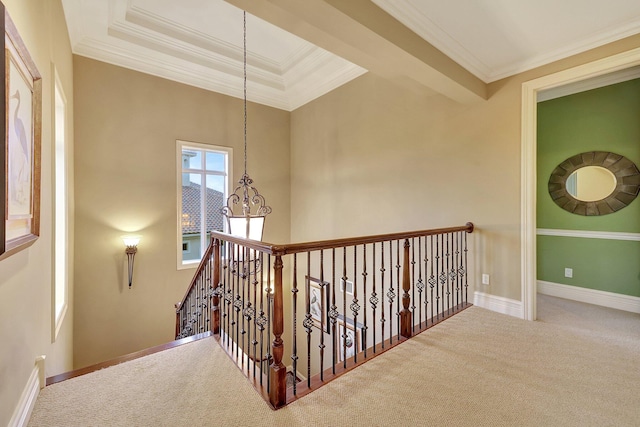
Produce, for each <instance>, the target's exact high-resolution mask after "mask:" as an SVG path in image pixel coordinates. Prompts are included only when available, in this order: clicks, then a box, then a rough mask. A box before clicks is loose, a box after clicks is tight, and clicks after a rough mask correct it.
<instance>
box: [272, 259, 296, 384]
mask: <svg viewBox="0 0 640 427" xmlns="http://www.w3.org/2000/svg"><path fill="white" fill-rule="evenodd" d="M267 264H268V265H269V268H267V286H268V288H267V339H266V340H265V347H266V348H267V360H268V361H269V362H271V345H269V338H271V318H272V316H273V288H272V287H271V254H268V255H267ZM273 268H274V272H275V263H274V266H273ZM294 324H295V323H294ZM293 342H294V343H295V339H294V341H293ZM294 372H295V370H294ZM267 393H271V369H267Z"/></svg>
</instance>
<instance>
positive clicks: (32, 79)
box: [0, 3, 42, 259]
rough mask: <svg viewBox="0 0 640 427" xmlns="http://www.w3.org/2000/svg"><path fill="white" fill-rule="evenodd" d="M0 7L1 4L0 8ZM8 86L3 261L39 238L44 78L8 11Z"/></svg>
mask: <svg viewBox="0 0 640 427" xmlns="http://www.w3.org/2000/svg"><path fill="white" fill-rule="evenodd" d="M0 5H1V3H0ZM1 16H2V17H3V18H4V20H3V27H4V34H5V37H4V49H2V50H3V51H4V52H5V60H4V61H2V74H3V75H4V81H5V86H4V88H5V91H4V96H5V102H4V104H3V105H4V106H3V108H4V109H5V111H4V117H5V120H4V121H3V129H2V130H3V133H4V135H5V141H4V150H1V153H2V154H1V160H2V161H1V162H0V164H3V165H4V168H5V170H4V174H3V177H4V182H3V185H2V187H1V188H2V190H0V192H1V194H2V199H3V200H4V209H2V210H1V211H2V212H1V214H0V215H1V216H2V220H3V221H2V223H3V227H2V232H1V233H0V236H1V237H2V239H1V243H0V259H2V258H6V257H8V256H10V255H12V254H14V253H16V252H18V251H20V250H22V249H25V248H27V247H29V246H31V245H32V244H33V242H35V240H36V239H37V238H38V236H39V234H40V161H41V160H40V143H41V132H42V77H41V75H40V73H39V72H38V69H37V68H36V66H35V63H34V62H33V59H32V58H31V56H30V55H29V51H28V50H27V48H26V46H25V44H24V42H23V41H22V38H21V37H20V35H19V34H18V30H17V29H16V27H15V25H14V24H13V22H12V21H11V18H10V17H9V14H8V13H7V11H6V9H5V8H4V5H2V13H1Z"/></svg>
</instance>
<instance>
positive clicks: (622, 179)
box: [549, 151, 640, 216]
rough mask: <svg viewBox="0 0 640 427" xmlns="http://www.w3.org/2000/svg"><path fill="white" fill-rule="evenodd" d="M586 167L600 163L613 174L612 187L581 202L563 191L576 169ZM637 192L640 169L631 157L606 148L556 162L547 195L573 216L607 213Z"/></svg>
mask: <svg viewBox="0 0 640 427" xmlns="http://www.w3.org/2000/svg"><path fill="white" fill-rule="evenodd" d="M586 166H600V167H603V168H605V169H607V170H609V171H610V172H611V173H613V175H615V177H616V187H615V189H614V190H613V191H612V192H611V194H609V195H608V196H607V197H605V198H604V199H601V200H596V201H593V202H585V201H582V200H578V199H576V198H575V197H573V196H572V195H571V194H569V192H568V191H567V185H566V184H567V179H568V178H569V176H571V174H572V173H573V172H575V171H576V170H578V169H580V168H583V167H586ZM639 191H640V171H639V170H638V167H637V166H636V165H635V163H633V162H632V161H631V160H629V159H627V158H626V157H624V156H621V155H619V154H615V153H611V152H608V151H589V152H585V153H580V154H576V155H575V156H573V157H569V158H568V159H566V160H565V161H563V162H562V163H560V164H559V165H558V166H557V167H556V168H555V169H554V170H553V172H551V177H550V178H549V195H550V196H551V199H552V200H553V201H554V203H555V204H556V205H558V206H560V207H561V208H562V209H564V210H565V211H568V212H571V213H573V214H576V215H584V216H598V215H607V214H611V213H614V212H617V211H619V210H620V209H622V208H625V207H627V206H629V204H630V203H631V202H633V200H634V199H635V198H636V197H638V192H639Z"/></svg>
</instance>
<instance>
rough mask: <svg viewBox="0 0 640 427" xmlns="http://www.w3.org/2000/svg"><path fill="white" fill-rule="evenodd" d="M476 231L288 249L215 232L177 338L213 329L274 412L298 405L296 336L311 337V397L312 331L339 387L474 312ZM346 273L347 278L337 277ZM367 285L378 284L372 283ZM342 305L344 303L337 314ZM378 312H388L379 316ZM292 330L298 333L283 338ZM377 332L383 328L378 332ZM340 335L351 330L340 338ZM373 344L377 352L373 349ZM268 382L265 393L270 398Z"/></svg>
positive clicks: (467, 228)
mask: <svg viewBox="0 0 640 427" xmlns="http://www.w3.org/2000/svg"><path fill="white" fill-rule="evenodd" d="M473 231H474V225H473V223H471V222H468V223H466V224H465V225H464V226H457V227H447V228H437V229H429V230H418V231H406V232H399V233H389V234H379V235H373V236H363V237H351V238H342V239H333V240H322V241H315V242H305V243H293V244H283V245H276V244H271V243H267V242H260V241H256V240H250V239H244V238H241V237H236V236H232V235H229V234H226V233H221V232H216V231H212V232H211V244H210V245H209V246H208V247H207V250H206V251H205V253H204V254H203V257H202V261H201V262H200V265H199V266H198V269H197V270H196V273H195V275H194V278H193V280H192V281H191V283H190V285H189V288H188V289H187V292H186V293H185V297H184V298H183V300H182V301H181V302H180V303H178V304H176V336H181V335H188V334H192V333H197V332H198V331H203V330H204V329H205V328H209V329H210V330H211V332H212V333H213V334H214V335H215V336H218V337H219V339H220V343H221V345H222V346H223V347H225V348H226V349H227V351H228V352H229V354H230V356H232V358H234V359H236V362H237V363H239V366H240V367H241V368H242V369H243V371H244V370H245V369H246V374H247V376H251V374H250V371H251V367H253V374H252V376H253V381H254V385H255V386H256V387H257V388H259V389H260V390H261V392H262V393H263V395H264V396H265V397H266V398H267V399H268V401H269V403H270V404H271V406H272V407H273V408H279V407H282V406H284V405H286V403H287V402H288V399H289V398H291V396H293V398H294V399H295V398H296V396H297V387H296V385H295V383H294V385H293V387H292V392H291V393H292V394H291V396H289V395H288V394H287V393H288V392H287V386H286V383H287V380H286V376H287V368H286V365H285V363H284V360H283V357H284V353H285V346H286V345H292V350H293V353H292V355H291V358H292V359H293V366H292V372H293V373H296V372H297V369H298V368H297V360H298V358H299V353H298V350H297V348H298V347H297V340H298V338H297V333H300V332H297V331H301V333H302V336H303V337H304V336H305V335H306V341H307V343H306V345H307V351H306V355H307V360H306V369H307V371H306V372H307V373H306V375H307V385H306V387H307V390H310V389H311V388H312V382H313V381H314V380H313V379H312V377H313V373H312V365H311V364H312V359H311V343H312V333H313V331H314V328H319V329H320V330H321V331H322V333H321V335H320V337H319V339H320V345H319V349H320V350H319V361H317V362H318V363H319V366H321V367H324V366H326V364H325V360H327V359H326V358H329V362H330V363H331V364H332V367H331V377H330V378H334V377H335V376H336V375H337V374H339V373H340V372H342V371H343V370H347V369H352V367H353V366H356V365H358V364H359V363H360V362H359V358H360V357H364V359H367V358H370V357H374V356H375V355H376V353H377V352H379V351H385V349H386V348H387V347H385V346H393V345H395V343H397V342H398V340H404V339H407V338H410V337H411V336H412V335H414V334H415V333H419V332H420V331H422V330H424V329H426V328H429V327H431V326H433V325H434V324H435V323H438V322H440V321H441V320H442V319H443V318H447V317H449V316H450V315H452V314H453V313H455V312H459V311H460V310H462V309H464V308H466V307H468V306H469V305H470V304H469V303H468V302H467V287H468V283H467V275H468V264H467V237H466V234H467V233H472V232H473ZM367 245H370V249H371V252H369V251H368V248H367ZM337 248H340V249H341V251H340V253H341V254H342V255H341V257H342V261H340V260H338V261H336V251H335V250H334V251H333V252H331V254H330V255H331V257H332V259H331V261H330V263H331V267H330V269H331V270H330V271H329V273H331V274H330V275H331V277H330V278H329V277H327V276H326V275H325V273H326V271H325V267H324V265H325V261H324V258H325V257H324V256H323V255H324V251H326V250H331V249H337ZM416 252H417V254H416ZM347 253H349V257H350V259H349V261H347ZM297 254H306V255H302V257H303V259H305V260H306V264H307V268H306V272H304V271H298V270H297V264H296V262H297V261H296V260H297V257H299V256H298V255H297ZM286 255H291V257H287V259H289V260H290V261H291V262H292V263H291V264H287V268H290V267H292V280H293V281H292V283H288V282H287V283H285V281H286V280H285V278H283V269H284V262H286V260H284V259H285V256H286ZM305 257H306V258H305ZM314 257H315V258H314ZM312 258H313V260H312ZM283 260H284V262H283ZM312 262H313V263H318V266H317V270H316V272H317V273H318V277H319V278H320V279H319V283H320V297H319V299H320V300H321V301H322V308H321V309H320V311H321V314H319V315H318V316H316V317H318V318H317V319H314V317H313V315H312V312H311V308H310V307H311V306H310V304H311V302H310V301H311V299H310V286H311V285H310V279H309V278H310V277H311V276H312V271H311V265H312ZM376 263H379V264H378V265H376ZM340 264H341V268H342V274H341V275H340V274H339V273H338V274H336V268H339V266H340ZM348 264H350V265H349V266H348ZM314 265H315V264H314ZM427 266H429V271H427ZM314 268H315V267H314ZM327 268H328V267H327ZM348 269H349V272H348ZM423 273H424V274H423ZM302 274H305V277H307V282H306V287H305V288H303V287H299V286H298V276H300V277H301V275H302ZM368 275H370V277H371V279H372V280H371V281H367V276H368ZM376 278H377V279H378V282H376ZM314 280H316V281H317V280H318V279H314ZM350 280H351V282H350ZM348 283H351V289H352V292H353V293H350V292H349V290H348V286H347V284H348ZM342 284H344V285H342ZM285 285H286V286H285ZM325 285H326V289H325V288H324V287H323V286H325ZM338 286H340V289H338ZM385 286H386V287H385ZM285 289H286V290H287V292H285ZM378 290H379V292H380V293H378ZM265 292H266V295H265ZM298 292H301V295H302V298H304V301H303V302H304V303H305V304H304V306H303V307H302V309H301V311H299V310H298V309H297V298H298V297H297V295H298ZM360 292H362V294H361V293H360ZM289 293H290V294H291V295H290V298H292V308H291V310H292V311H293V313H289V312H288V313H287V316H288V318H285V305H286V304H285V300H284V298H285V296H286V295H289ZM285 294H286V295H285ZM324 295H326V299H324V298H325V297H324ZM336 295H338V296H339V298H340V301H338V304H336V302H337V301H336ZM347 295H350V296H349V297H348V296H347ZM329 297H331V298H332V299H331V302H330V300H329ZM427 307H429V308H430V312H431V315H430V316H429V311H427ZM203 310H204V311H206V315H203ZM377 310H380V311H379V313H378V314H376V313H377ZM385 311H386V313H387V314H386V317H385ZM368 313H369V315H372V316H373V317H372V318H371V319H368V317H367V315H368ZM359 316H361V317H359ZM396 316H397V318H396ZM359 321H362V322H363V324H360V323H359ZM318 323H319V325H318ZM285 324H286V325H290V326H289V327H292V328H293V330H292V331H285ZM377 324H379V325H381V326H380V327H379V328H378V327H377V326H374V325H377ZM340 325H342V326H340ZM349 325H352V327H351V326H349ZM385 325H387V326H385ZM298 328H299V329H298ZM325 328H326V330H325ZM329 328H330V329H329ZM340 328H343V331H342V332H341V330H340ZM376 328H378V329H379V331H378V332H379V333H380V334H379V336H378V337H379V339H378V337H377V336H376V330H377V329H376ZM348 329H351V330H352V331H353V332H352V341H351V343H352V344H355V345H354V346H350V350H349V351H350V352H351V354H352V355H353V356H347V354H348V353H347V340H346V337H347V336H348V335H347V332H346V331H347V330H348ZM367 330H370V331H371V332H372V334H373V335H372V336H370V338H367V337H368V335H367ZM289 332H292V337H290V336H289V335H288V334H289ZM325 333H326V334H329V338H328V339H329V341H325V336H324V335H325ZM340 334H342V335H340ZM385 335H386V337H385ZM313 336H314V337H315V335H313ZM302 339H304V338H302ZM289 340H291V341H292V342H289ZM285 341H288V342H285ZM367 343H369V345H371V343H373V345H372V346H371V347H370V348H368V347H367V345H368V344H367ZM340 346H342V347H340ZM380 346H381V347H380ZM251 347H253V356H252V353H251ZM325 347H327V348H328V349H330V350H328V351H329V353H325V351H326V350H325ZM360 347H362V348H360ZM257 348H259V349H260V357H258V356H257V355H258V353H257V350H256V349H257ZM263 351H266V355H263ZM361 351H362V354H360V353H359V352H361ZM368 351H372V353H371V354H370V353H368ZM303 353H304V352H303ZM264 361H269V362H270V365H269V368H268V369H266V370H264V366H263V365H262V362H264ZM245 362H246V366H245ZM258 363H260V367H259V369H258V367H257V364H258ZM314 363H315V362H314ZM327 372H329V371H327ZM263 374H264V375H263ZM324 374H325V371H324V370H321V371H320V374H319V375H320V377H319V378H320V381H321V382H324V381H325V378H324V376H323V375H324ZM263 380H265V381H266V384H265V385H266V388H263Z"/></svg>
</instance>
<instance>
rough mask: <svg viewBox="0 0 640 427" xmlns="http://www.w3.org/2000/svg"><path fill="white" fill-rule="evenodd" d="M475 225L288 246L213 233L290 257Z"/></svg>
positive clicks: (430, 234)
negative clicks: (302, 253)
mask: <svg viewBox="0 0 640 427" xmlns="http://www.w3.org/2000/svg"><path fill="white" fill-rule="evenodd" d="M473 228H474V225H473V223H471V222H467V223H466V224H465V225H464V226H459V227H447V228H434V229H430V230H420V231H404V232H400V233H390V234H378V235H374V236H361V237H347V238H342V239H334V240H319V241H316V242H305V243H291V244H286V245H275V244H272V243H265V242H259V241H257V240H250V239H243V238H242V237H235V236H231V235H230V234H226V233H221V232H217V231H212V232H211V236H212V238H219V239H220V240H225V241H227V242H231V243H236V244H238V245H242V246H244V247H246V248H250V249H255V250H258V251H261V252H264V253H266V254H270V255H279V256H283V255H290V254H295V253H301V252H308V251H316V250H321V249H331V248H341V247H345V246H355V245H364V244H367V243H376V242H386V241H389V240H401V239H411V238H413V237H419V236H434V235H436V234H446V233H455V232H458V231H466V232H467V233H472V232H473Z"/></svg>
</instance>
